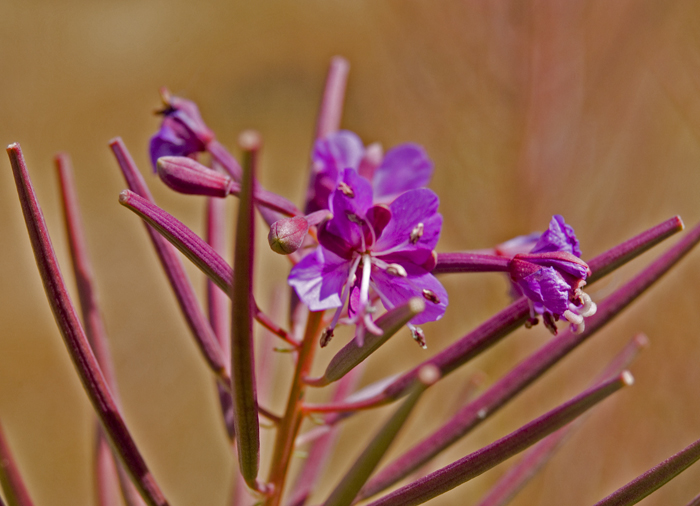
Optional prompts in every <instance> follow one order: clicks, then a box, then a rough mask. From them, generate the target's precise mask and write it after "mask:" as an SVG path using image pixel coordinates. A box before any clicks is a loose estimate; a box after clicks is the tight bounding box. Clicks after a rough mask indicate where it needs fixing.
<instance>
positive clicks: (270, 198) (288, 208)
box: [207, 139, 301, 225]
mask: <svg viewBox="0 0 700 506" xmlns="http://www.w3.org/2000/svg"><path fill="white" fill-rule="evenodd" d="M207 152H208V153H209V154H210V155H211V156H212V158H213V159H214V161H215V162H216V163H218V164H219V165H220V166H221V167H223V169H224V170H225V171H226V172H228V173H229V174H230V175H231V177H232V178H233V180H234V181H235V184H234V186H233V189H232V190H231V193H233V194H234V195H238V193H239V191H240V182H241V178H242V172H241V166H240V165H239V164H238V162H237V161H236V159H235V158H234V157H233V155H232V154H231V153H229V151H228V150H227V149H226V148H225V147H224V146H223V145H221V144H220V143H219V141H217V140H216V139H214V140H213V141H211V142H210V143H209V144H207ZM255 186H256V189H255V196H256V199H258V200H259V201H260V202H259V204H262V203H265V204H264V205H258V210H259V211H260V214H261V215H262V217H263V219H264V220H265V222H267V224H268V225H272V224H273V223H274V222H276V221H277V220H279V219H280V218H282V217H283V216H280V213H282V214H284V215H287V216H296V215H298V214H301V213H300V212H299V210H298V209H297V208H296V206H294V204H292V203H291V202H290V201H288V200H287V199H285V198H284V197H282V196H280V195H277V194H276V193H272V192H269V191H267V190H265V189H264V188H263V187H262V185H261V184H260V183H258V182H257V181H256V185H255Z"/></svg>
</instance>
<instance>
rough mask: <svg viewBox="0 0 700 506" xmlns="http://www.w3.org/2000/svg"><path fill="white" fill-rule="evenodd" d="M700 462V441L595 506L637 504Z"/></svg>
mask: <svg viewBox="0 0 700 506" xmlns="http://www.w3.org/2000/svg"><path fill="white" fill-rule="evenodd" d="M698 460H700V439H699V440H697V441H695V442H694V443H692V444H691V445H689V446H687V447H685V448H684V449H683V450H681V451H680V452H678V453H676V454H675V455H673V456H672V457H669V458H668V459H666V460H664V461H663V462H661V463H660V464H658V465H656V466H654V467H652V468H651V469H649V470H648V471H647V472H646V473H644V474H642V475H641V476H638V477H637V478H635V479H634V480H632V481H631V482H629V483H628V484H627V485H625V486H624V487H622V488H619V489H618V490H616V491H615V492H613V493H612V494H610V495H609V496H608V497H606V498H605V499H603V500H601V501H598V502H597V503H595V506H628V505H630V504H637V503H638V502H639V501H641V500H642V499H644V498H645V497H646V496H648V495H649V494H651V493H652V492H654V491H655V490H657V489H659V488H661V487H662V486H664V485H665V484H666V483H668V482H669V481H671V480H672V479H673V478H675V477H676V476H678V475H679V474H681V473H682V472H683V471H685V470H686V469H688V468H689V467H690V466H692V465H693V464H695V462H697V461H698Z"/></svg>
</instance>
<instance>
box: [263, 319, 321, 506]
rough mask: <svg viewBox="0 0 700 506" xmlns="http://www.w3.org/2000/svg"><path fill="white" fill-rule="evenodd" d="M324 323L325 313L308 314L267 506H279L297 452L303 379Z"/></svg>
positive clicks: (279, 432)
mask: <svg viewBox="0 0 700 506" xmlns="http://www.w3.org/2000/svg"><path fill="white" fill-rule="evenodd" d="M322 322H323V311H312V312H310V313H309V315H308V320H307V322H306V330H305V332H304V338H303V340H302V343H301V346H300V347H299V350H298V355H297V365H296V368H295V370H294V376H293V378H292V386H291V388H290V391H289V397H287V407H286V409H285V412H284V416H283V417H282V421H281V422H280V424H279V426H278V428H277V436H276V438H275V447H274V450H273V454H272V468H271V469H270V478H269V480H268V481H269V483H270V485H271V486H272V487H273V489H272V494H271V495H270V496H269V497H268V498H267V502H266V503H265V504H266V506H278V505H279V503H280V501H281V499H282V493H283V492H284V483H285V480H286V478H287V470H288V467H289V461H290V459H291V456H292V451H293V450H294V440H295V439H296V437H297V433H298V432H299V428H300V427H301V422H302V420H303V418H304V413H303V412H302V410H301V403H302V401H303V399H304V396H305V394H306V384H305V383H304V381H303V378H305V377H306V376H307V375H308V374H309V371H310V369H311V363H312V361H313V356H314V350H315V346H316V342H317V340H318V336H319V335H320V333H321V325H322Z"/></svg>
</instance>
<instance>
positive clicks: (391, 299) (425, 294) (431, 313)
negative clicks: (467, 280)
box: [372, 263, 448, 325]
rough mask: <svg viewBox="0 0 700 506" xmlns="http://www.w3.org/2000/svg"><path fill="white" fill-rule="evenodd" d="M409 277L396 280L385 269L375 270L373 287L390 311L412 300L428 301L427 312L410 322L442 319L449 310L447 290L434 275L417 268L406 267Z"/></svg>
mask: <svg viewBox="0 0 700 506" xmlns="http://www.w3.org/2000/svg"><path fill="white" fill-rule="evenodd" d="M403 267H404V269H405V270H406V277H397V276H393V275H391V274H389V273H388V272H387V271H385V270H381V269H372V286H373V288H374V289H375V290H376V291H377V293H378V294H379V296H380V297H381V299H382V302H383V303H384V305H385V306H386V307H387V308H393V307H396V306H400V305H401V304H405V303H406V301H407V300H408V299H410V298H411V297H420V298H422V299H423V300H425V310H424V311H423V312H422V313H420V314H419V315H417V316H416V317H414V318H413V319H412V320H411V323H413V324H415V325H419V324H421V323H426V322H432V321H436V320H439V319H440V318H442V315H444V314H445V310H446V309H447V303H448V297H447V291H446V290H445V288H443V286H442V285H441V284H440V282H439V281H438V280H437V278H436V277H435V276H433V275H432V274H430V273H429V272H427V271H425V270H423V269H421V268H420V267H418V266H417V265H413V264H411V263H406V264H404V265H403Z"/></svg>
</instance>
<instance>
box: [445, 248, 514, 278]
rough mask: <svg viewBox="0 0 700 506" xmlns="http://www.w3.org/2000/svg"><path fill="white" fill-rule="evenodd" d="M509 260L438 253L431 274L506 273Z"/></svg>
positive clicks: (492, 256)
mask: <svg viewBox="0 0 700 506" xmlns="http://www.w3.org/2000/svg"><path fill="white" fill-rule="evenodd" d="M508 262H510V258H506V257H499V256H496V255H482V254H479V253H471V252H464V253H438V257H437V265H435V268H434V269H433V274H447V273H451V272H507V271H508Z"/></svg>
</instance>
